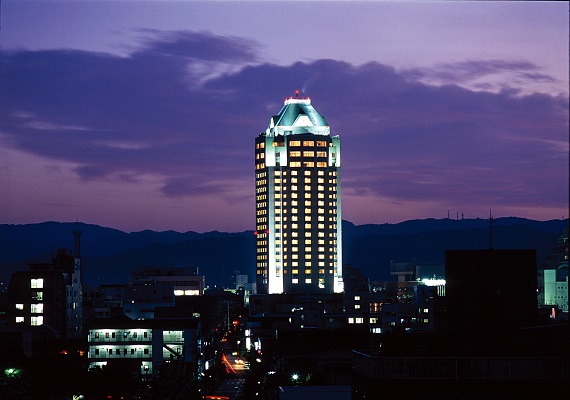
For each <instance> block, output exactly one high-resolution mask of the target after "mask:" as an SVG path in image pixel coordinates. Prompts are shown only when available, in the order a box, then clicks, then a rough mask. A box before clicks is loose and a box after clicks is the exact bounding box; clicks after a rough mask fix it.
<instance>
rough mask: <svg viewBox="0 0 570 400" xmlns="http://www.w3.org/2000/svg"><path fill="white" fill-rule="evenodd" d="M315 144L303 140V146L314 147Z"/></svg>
mask: <svg viewBox="0 0 570 400" xmlns="http://www.w3.org/2000/svg"><path fill="white" fill-rule="evenodd" d="M314 145H315V142H314V141H312V140H303V146H314Z"/></svg>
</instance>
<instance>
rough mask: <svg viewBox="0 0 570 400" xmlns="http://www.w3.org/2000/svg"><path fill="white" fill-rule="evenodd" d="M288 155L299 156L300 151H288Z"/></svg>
mask: <svg viewBox="0 0 570 400" xmlns="http://www.w3.org/2000/svg"><path fill="white" fill-rule="evenodd" d="M289 157H301V152H300V151H290V152H289Z"/></svg>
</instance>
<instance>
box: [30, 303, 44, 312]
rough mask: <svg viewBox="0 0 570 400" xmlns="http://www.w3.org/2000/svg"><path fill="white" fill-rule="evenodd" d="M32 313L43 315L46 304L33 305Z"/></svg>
mask: <svg viewBox="0 0 570 400" xmlns="http://www.w3.org/2000/svg"><path fill="white" fill-rule="evenodd" d="M31 311H32V312H33V313H35V314H42V313H43V312H44V304H43V303H38V304H32V305H31Z"/></svg>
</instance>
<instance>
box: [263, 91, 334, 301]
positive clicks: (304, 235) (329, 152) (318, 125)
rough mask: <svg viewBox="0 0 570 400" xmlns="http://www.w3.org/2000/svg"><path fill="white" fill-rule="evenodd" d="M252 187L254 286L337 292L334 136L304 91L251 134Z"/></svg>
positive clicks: (282, 290)
mask: <svg viewBox="0 0 570 400" xmlns="http://www.w3.org/2000/svg"><path fill="white" fill-rule="evenodd" d="M255 191H256V197H255V198H256V202H255V203H256V230H255V235H256V243H257V244H256V248H257V253H256V255H257V262H256V283H257V291H258V293H260V294H272V293H338V292H342V291H343V282H342V231H341V225H342V224H341V221H342V219H341V191H340V138H339V137H338V136H331V135H330V127H329V125H328V124H327V122H326V121H325V119H324V118H323V117H322V116H321V115H320V114H319V113H318V112H317V111H316V110H315V108H314V107H313V106H312V105H311V100H310V99H299V98H290V99H288V100H285V103H284V105H283V107H282V108H281V111H279V113H278V114H277V115H275V116H273V117H271V119H270V121H269V126H268V127H267V129H266V130H265V132H262V133H261V134H259V136H258V137H257V138H256V139H255Z"/></svg>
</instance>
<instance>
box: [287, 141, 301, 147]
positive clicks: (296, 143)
mask: <svg viewBox="0 0 570 400" xmlns="http://www.w3.org/2000/svg"><path fill="white" fill-rule="evenodd" d="M300 145H301V141H300V140H290V141H289V146H300Z"/></svg>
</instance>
